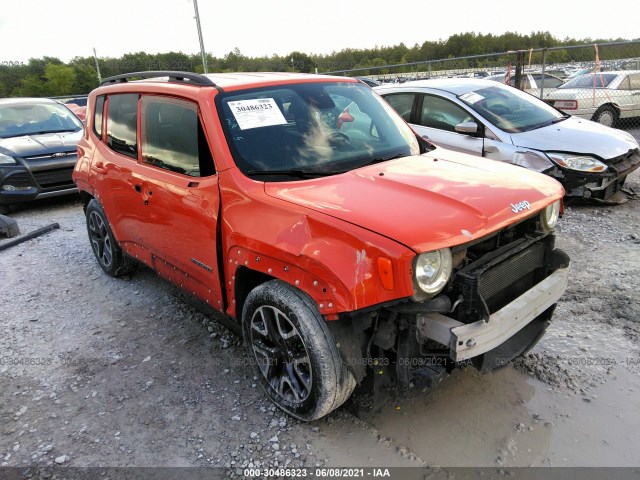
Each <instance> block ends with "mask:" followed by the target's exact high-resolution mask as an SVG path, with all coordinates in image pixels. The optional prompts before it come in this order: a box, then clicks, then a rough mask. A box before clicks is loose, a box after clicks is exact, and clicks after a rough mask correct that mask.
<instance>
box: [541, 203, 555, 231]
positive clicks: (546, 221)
mask: <svg viewBox="0 0 640 480" xmlns="http://www.w3.org/2000/svg"><path fill="white" fill-rule="evenodd" d="M559 217H560V200H558V201H556V202H553V203H552V204H551V205H549V206H547V207H546V208H544V209H543V210H542V211H541V212H540V226H541V227H542V230H544V231H545V232H550V231H551V230H553V228H554V227H555V226H556V223H558V218H559Z"/></svg>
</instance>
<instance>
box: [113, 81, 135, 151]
mask: <svg viewBox="0 0 640 480" xmlns="http://www.w3.org/2000/svg"><path fill="white" fill-rule="evenodd" d="M108 105H109V109H108V113H107V116H108V118H107V145H109V147H111V149H112V150H114V151H116V152H118V153H121V154H123V155H127V156H128V157H131V158H138V134H137V131H136V127H137V123H138V95H137V94H131V93H126V94H116V95H109V103H108Z"/></svg>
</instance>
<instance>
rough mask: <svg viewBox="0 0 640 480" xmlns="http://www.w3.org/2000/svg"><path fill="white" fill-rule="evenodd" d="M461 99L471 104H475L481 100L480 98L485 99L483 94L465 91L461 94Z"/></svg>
mask: <svg viewBox="0 0 640 480" xmlns="http://www.w3.org/2000/svg"><path fill="white" fill-rule="evenodd" d="M460 100H462V101H463V102H466V103H468V104H469V105H473V104H474V103H477V102H479V101H480V100H484V97H483V96H482V95H479V94H477V93H476V92H469V93H465V94H464V95H460Z"/></svg>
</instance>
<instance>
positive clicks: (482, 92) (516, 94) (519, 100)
mask: <svg viewBox="0 0 640 480" xmlns="http://www.w3.org/2000/svg"><path fill="white" fill-rule="evenodd" d="M458 98H459V99H460V100H461V101H463V102H464V103H466V104H467V105H469V107H471V108H472V109H473V110H475V111H476V112H477V113H479V114H480V115H482V116H483V117H484V118H486V119H487V120H488V121H489V122H490V123H492V124H493V125H495V126H496V127H498V128H499V129H500V130H503V131H505V132H509V133H519V132H527V131H529V130H535V129H536V128H542V127H546V126H547V125H552V124H554V123H557V122H560V121H562V120H564V119H565V118H567V115H565V114H563V113H561V112H559V111H558V110H556V109H555V108H553V107H552V106H550V105H547V104H546V103H545V102H543V101H542V100H539V99H537V98H536V97H534V96H532V95H529V94H528V93H524V92H521V91H520V90H517V89H515V88H511V87H507V86H501V85H495V86H492V87H487V88H481V89H478V90H476V91H473V92H468V93H465V94H464V95H460V96H459V97H458Z"/></svg>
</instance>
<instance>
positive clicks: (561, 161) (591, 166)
mask: <svg viewBox="0 0 640 480" xmlns="http://www.w3.org/2000/svg"><path fill="white" fill-rule="evenodd" d="M546 154H547V156H548V157H549V158H550V159H551V160H553V162H554V163H556V164H557V165H559V166H561V167H564V168H568V169H570V170H577V171H579V172H592V173H601V172H604V171H605V170H606V169H607V166H606V165H605V164H604V163H602V162H601V161H600V160H598V159H596V158H594V157H592V156H590V155H578V154H572V153H561V152H546Z"/></svg>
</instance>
